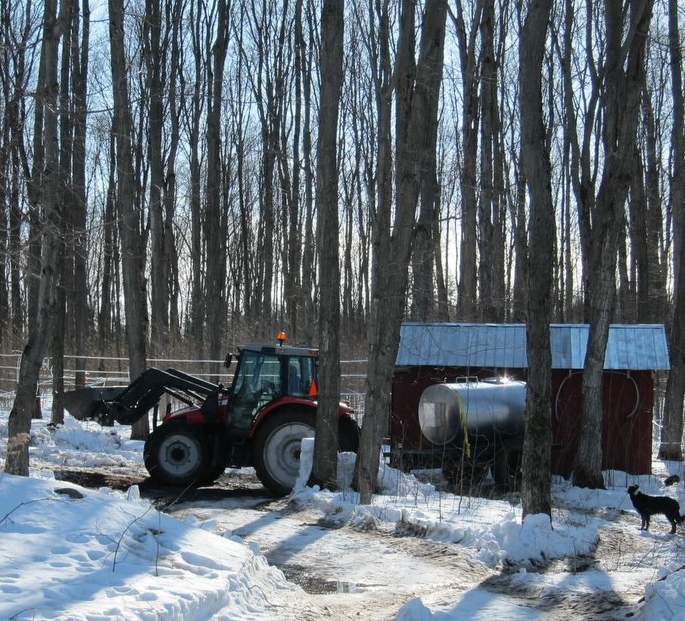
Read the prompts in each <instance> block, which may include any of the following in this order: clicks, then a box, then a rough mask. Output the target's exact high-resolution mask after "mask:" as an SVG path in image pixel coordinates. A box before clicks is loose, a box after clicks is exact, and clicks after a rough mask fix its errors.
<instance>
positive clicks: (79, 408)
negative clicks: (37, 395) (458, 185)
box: [64, 386, 126, 420]
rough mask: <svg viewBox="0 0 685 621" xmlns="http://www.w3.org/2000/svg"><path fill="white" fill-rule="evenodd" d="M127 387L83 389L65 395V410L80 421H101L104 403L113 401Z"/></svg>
mask: <svg viewBox="0 0 685 621" xmlns="http://www.w3.org/2000/svg"><path fill="white" fill-rule="evenodd" d="M125 389H126V387H125V386H107V387H103V386H99V387H95V388H81V389H79V390H70V391H68V392H65V393H64V409H65V410H66V411H67V412H69V414H71V415H72V416H73V417H74V418H76V419H78V420H99V418H100V415H99V414H100V406H101V405H103V401H112V400H113V399H115V398H116V397H117V396H118V395H119V394H120V393H121V392H122V391H123V390H125Z"/></svg>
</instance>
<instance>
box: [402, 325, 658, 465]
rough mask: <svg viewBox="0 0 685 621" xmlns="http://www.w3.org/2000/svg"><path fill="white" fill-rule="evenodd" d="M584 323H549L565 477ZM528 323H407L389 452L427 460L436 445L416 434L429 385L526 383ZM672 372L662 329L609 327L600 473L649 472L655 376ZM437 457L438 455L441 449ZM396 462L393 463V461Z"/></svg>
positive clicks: (576, 415)
mask: <svg viewBox="0 0 685 621" xmlns="http://www.w3.org/2000/svg"><path fill="white" fill-rule="evenodd" d="M588 334H589V326H588V325H586V324H552V325H551V326H550V343H551V349H552V387H551V388H552V404H551V406H552V435H553V445H552V471H553V473H554V474H559V475H563V476H569V475H570V474H571V470H572V466H573V459H574V456H575V453H576V449H577V444H578V438H579V434H580V425H581V420H580V404H581V387H582V375H583V367H584V362H585V352H586V347H587V340H588ZM527 368H528V362H527V352H526V326H525V324H478V323H414V322H405V323H404V324H403V325H402V328H401V332H400V345H399V351H398V354H397V359H396V363H395V371H394V379H393V393H392V411H391V419H390V445H391V446H390V449H391V454H392V455H393V456H394V457H395V458H397V457H398V456H400V459H401V465H402V466H403V467H405V468H408V467H412V466H413V467H434V466H435V464H431V463H428V462H430V460H431V457H430V456H431V455H433V456H434V455H435V454H436V447H435V445H433V444H432V443H431V442H430V441H429V440H428V439H427V438H426V436H425V435H424V434H423V433H422V431H421V426H420V424H419V413H418V411H419V401H420V399H421V396H422V394H423V393H424V391H425V390H426V389H427V388H428V387H429V386H432V385H434V384H440V383H453V382H459V381H463V380H465V379H473V378H477V379H479V380H483V379H486V378H492V377H509V378H511V379H516V380H524V381H525V379H526V371H527ZM668 369H669V358H668V347H667V341H666V334H665V330H664V326H663V325H652V324H650V325H645V324H638V325H624V324H620V325H619V324H615V325H612V326H611V328H610V331H609V341H608V343H607V349H606V357H605V363H604V393H603V427H602V449H603V464H602V467H603V469H614V470H623V471H626V472H628V473H631V474H649V473H650V472H651V457H652V425H653V420H654V406H655V378H656V372H658V371H666V370H668ZM438 452H439V451H438ZM395 463H397V459H395Z"/></svg>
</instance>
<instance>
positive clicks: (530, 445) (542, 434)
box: [519, 0, 556, 517]
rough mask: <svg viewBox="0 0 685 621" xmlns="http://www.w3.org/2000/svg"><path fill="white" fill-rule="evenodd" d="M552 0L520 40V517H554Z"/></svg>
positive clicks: (531, 10)
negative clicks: (546, 72)
mask: <svg viewBox="0 0 685 621" xmlns="http://www.w3.org/2000/svg"><path fill="white" fill-rule="evenodd" d="M551 9H552V0H538V1H533V2H531V3H530V4H529V5H528V15H527V16H526V18H525V23H524V25H523V29H522V31H521V36H520V38H519V59H520V70H519V76H520V78H519V83H520V89H519V93H520V109H521V156H522V166H523V170H524V173H525V176H526V180H527V182H528V190H529V196H530V225H529V235H530V242H529V245H528V247H529V249H530V252H529V257H528V270H529V271H528V320H527V353H528V378H527V379H528V381H527V386H526V430H525V436H524V441H523V459H522V469H523V481H522V490H521V491H522V494H521V501H522V504H523V514H524V516H525V515H528V514H533V513H546V514H547V515H549V516H550V517H551V515H552V498H551V462H552V457H551V446H552V412H551V385H552V373H551V369H552V353H551V346H550V332H549V325H550V320H551V318H552V272H553V269H554V238H555V228H556V222H555V217H554V205H553V203H552V184H551V164H550V156H549V151H548V147H547V144H546V141H545V127H544V122H543V111H542V70H543V59H544V53H545V41H546V40H547V30H548V25H549V16H550V12H551Z"/></svg>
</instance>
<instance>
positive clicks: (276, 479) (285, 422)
mask: <svg viewBox="0 0 685 621" xmlns="http://www.w3.org/2000/svg"><path fill="white" fill-rule="evenodd" d="M315 425H316V420H315V418H314V412H307V411H304V410H303V411H300V410H286V411H284V412H278V413H274V414H273V415H272V416H271V417H270V418H268V419H267V420H265V421H264V422H263V423H262V424H261V426H260V427H259V429H258V430H257V433H256V435H255V439H254V444H253V453H252V462H253V465H254V468H255V471H256V472H257V477H258V478H259V480H260V481H261V482H262V485H263V486H264V487H266V489H268V490H269V491H270V492H271V493H272V494H274V495H275V496H285V495H286V494H289V493H290V492H291V491H292V489H293V487H294V486H295V481H297V475H298V474H299V472H300V444H301V442H302V438H311V437H313V436H314V429H315Z"/></svg>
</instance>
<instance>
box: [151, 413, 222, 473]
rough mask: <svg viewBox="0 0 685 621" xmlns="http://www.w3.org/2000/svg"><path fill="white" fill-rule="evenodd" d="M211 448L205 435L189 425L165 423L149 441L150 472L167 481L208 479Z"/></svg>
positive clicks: (153, 433) (154, 432)
mask: <svg viewBox="0 0 685 621" xmlns="http://www.w3.org/2000/svg"><path fill="white" fill-rule="evenodd" d="M211 457H212V456H211V452H210V451H209V447H208V443H207V441H206V438H205V437H204V436H201V435H198V434H197V433H194V432H193V431H192V430H191V429H189V428H188V427H187V426H185V425H161V426H160V427H157V429H155V430H154V431H153V432H152V434H150V436H149V437H148V439H147V440H146V442H145V448H144V449H143V459H144V461H145V467H146V468H147V471H148V472H149V473H150V476H151V477H152V478H153V479H154V480H155V481H159V482H160V483H163V484H165V485H175V486H179V487H186V486H188V485H201V484H203V483H206V482H207V478H208V476H209V470H210V465H211Z"/></svg>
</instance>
